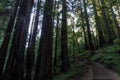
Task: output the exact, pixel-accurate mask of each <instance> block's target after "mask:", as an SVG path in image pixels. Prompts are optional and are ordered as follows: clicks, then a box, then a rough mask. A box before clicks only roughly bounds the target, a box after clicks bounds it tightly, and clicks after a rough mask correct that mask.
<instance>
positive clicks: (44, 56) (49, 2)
mask: <svg viewBox="0 0 120 80" xmlns="http://www.w3.org/2000/svg"><path fill="white" fill-rule="evenodd" d="M52 7H53V0H46V2H45V6H44V14H43V23H42V32H41V38H40V45H39V50H38V57H37V62H36V71H35V77H34V80H51V74H52V73H51V62H52V60H51V57H52V38H53V37H52V32H53V27H52Z"/></svg>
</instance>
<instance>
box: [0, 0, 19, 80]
mask: <svg viewBox="0 0 120 80" xmlns="http://www.w3.org/2000/svg"><path fill="white" fill-rule="evenodd" d="M18 6H19V0H16V2H15V4H14V10H13V13H12V14H11V16H10V20H9V23H8V27H7V29H6V33H5V37H4V40H3V42H2V45H1V47H0V80H2V72H3V66H4V62H5V57H6V54H7V50H8V46H9V42H10V38H11V33H12V30H13V27H14V24H15V18H16V15H17V10H18Z"/></svg>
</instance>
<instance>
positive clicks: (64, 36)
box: [61, 0, 70, 72]
mask: <svg viewBox="0 0 120 80" xmlns="http://www.w3.org/2000/svg"><path fill="white" fill-rule="evenodd" d="M67 44H68V43H67V5H66V0H62V30H61V59H62V65H61V71H62V72H66V71H68V68H69V66H70V65H69V57H68V45H67Z"/></svg>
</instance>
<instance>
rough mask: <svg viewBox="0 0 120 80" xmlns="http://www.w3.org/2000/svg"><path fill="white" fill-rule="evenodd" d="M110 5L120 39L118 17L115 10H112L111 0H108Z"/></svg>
mask: <svg viewBox="0 0 120 80" xmlns="http://www.w3.org/2000/svg"><path fill="white" fill-rule="evenodd" d="M108 3H109V5H110V11H111V13H112V18H113V21H114V24H115V28H116V30H117V33H118V37H119V38H120V26H119V23H118V21H117V18H116V15H115V13H114V11H113V8H112V5H111V2H110V0H108Z"/></svg>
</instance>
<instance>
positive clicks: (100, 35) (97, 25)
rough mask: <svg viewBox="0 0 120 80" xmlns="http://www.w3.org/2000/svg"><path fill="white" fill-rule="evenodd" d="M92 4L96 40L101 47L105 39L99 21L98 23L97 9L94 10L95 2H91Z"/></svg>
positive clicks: (93, 0)
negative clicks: (96, 34)
mask: <svg viewBox="0 0 120 80" xmlns="http://www.w3.org/2000/svg"><path fill="white" fill-rule="evenodd" d="M92 3H93V8H94V15H95V21H96V29H97V33H98V38H99V40H98V41H99V45H100V46H103V45H104V43H105V39H104V36H103V31H102V28H101V26H100V21H99V17H98V13H97V9H96V4H95V0H92Z"/></svg>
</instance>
